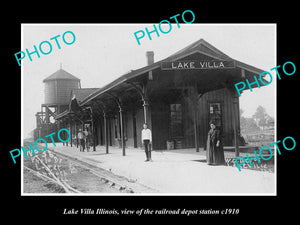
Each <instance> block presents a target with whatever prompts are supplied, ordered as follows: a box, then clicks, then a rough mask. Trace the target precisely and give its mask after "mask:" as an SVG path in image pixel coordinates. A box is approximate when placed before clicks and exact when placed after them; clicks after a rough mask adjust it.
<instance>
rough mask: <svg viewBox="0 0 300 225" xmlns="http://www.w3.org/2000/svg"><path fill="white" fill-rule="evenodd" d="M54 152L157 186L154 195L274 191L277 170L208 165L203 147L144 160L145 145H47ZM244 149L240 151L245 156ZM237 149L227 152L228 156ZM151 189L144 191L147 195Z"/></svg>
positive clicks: (158, 152)
mask: <svg viewBox="0 0 300 225" xmlns="http://www.w3.org/2000/svg"><path fill="white" fill-rule="evenodd" d="M48 148H49V149H52V150H53V151H54V152H58V153H60V154H63V155H66V156H69V157H72V158H75V159H77V160H81V161H83V162H85V163H89V164H91V165H93V166H97V167H100V168H102V169H105V170H108V171H110V172H112V173H114V174H116V175H119V176H123V177H126V178H128V179H130V180H132V181H134V182H138V183H140V184H143V185H146V186H148V187H151V188H153V189H155V190H158V192H159V193H155V195H159V194H162V195H174V194H175V195H176V194H179V195H275V194H276V187H275V185H276V173H270V172H263V171H255V170H249V169H242V171H239V170H238V169H237V168H236V167H231V166H223V165H222V166H209V165H207V164H206V152H205V151H203V149H200V151H199V152H196V151H195V149H180V150H163V151H152V159H153V161H152V162H145V159H146V156H145V152H144V151H143V150H142V149H136V148H126V155H125V156H123V155H122V149H120V148H116V147H111V146H110V147H109V154H106V152H105V147H104V146H96V151H92V148H91V149H90V151H89V152H86V151H85V152H80V151H79V148H77V147H75V146H73V147H70V145H69V146H63V145H62V143H56V147H53V146H51V145H48ZM242 154H243V153H241V156H242ZM231 155H234V152H227V151H226V152H225V157H229V156H231ZM147 194H151V193H145V195H147Z"/></svg>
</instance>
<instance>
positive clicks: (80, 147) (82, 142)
mask: <svg viewBox="0 0 300 225" xmlns="http://www.w3.org/2000/svg"><path fill="white" fill-rule="evenodd" d="M77 138H78V139H79V145H80V146H79V150H80V151H83V152H84V145H85V144H84V134H83V132H82V130H81V129H79V132H78V135H77Z"/></svg>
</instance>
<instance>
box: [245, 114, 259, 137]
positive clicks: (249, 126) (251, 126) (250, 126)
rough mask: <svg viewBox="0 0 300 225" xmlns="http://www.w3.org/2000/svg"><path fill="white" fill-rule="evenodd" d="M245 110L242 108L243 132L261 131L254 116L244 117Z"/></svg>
mask: <svg viewBox="0 0 300 225" xmlns="http://www.w3.org/2000/svg"><path fill="white" fill-rule="evenodd" d="M243 112H244V110H243V109H240V126H241V133H242V134H247V133H252V132H256V131H259V127H258V126H257V124H256V123H255V120H254V119H253V118H247V117H244V116H243V115H242V114H243Z"/></svg>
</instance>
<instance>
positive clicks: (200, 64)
mask: <svg viewBox="0 0 300 225" xmlns="http://www.w3.org/2000/svg"><path fill="white" fill-rule="evenodd" d="M229 68H235V62H234V61H233V60H229V61H228V60H185V61H164V62H161V69H162V70H189V69H229Z"/></svg>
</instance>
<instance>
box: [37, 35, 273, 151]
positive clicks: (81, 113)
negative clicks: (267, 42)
mask: <svg viewBox="0 0 300 225" xmlns="http://www.w3.org/2000/svg"><path fill="white" fill-rule="evenodd" d="M146 59H147V63H148V64H147V65H146V66H145V67H142V68H140V69H137V70H132V71H131V72H129V73H126V74H124V75H122V76H120V77H119V78H118V79H116V80H114V81H112V82H111V83H109V84H107V85H105V86H104V87H101V88H81V85H80V79H79V78H77V77H75V76H73V75H72V74H70V73H68V72H67V71H65V70H63V69H62V68H60V69H59V70H58V71H56V72H55V73H53V74H52V75H50V76H49V77H47V78H45V79H44V80H43V82H44V85H45V102H44V104H42V105H41V111H40V112H37V113H36V123H37V128H36V129H35V132H34V136H35V137H34V138H35V139H37V138H40V137H42V138H44V137H45V136H46V135H48V134H50V133H52V132H57V131H58V130H59V129H61V128H67V129H69V131H70V133H71V134H72V135H71V140H70V142H69V143H66V144H68V145H71V146H72V145H76V144H78V141H77V138H76V137H77V134H78V131H79V129H83V128H87V129H88V130H89V131H90V132H91V135H92V149H95V147H96V146H98V145H100V146H105V149H106V153H109V149H110V146H114V147H119V148H120V154H122V155H126V150H127V149H126V148H127V147H131V148H141V147H142V142H141V130H142V129H143V124H144V123H147V124H148V127H149V128H150V129H151V130H152V140H153V146H152V147H153V150H167V149H188V148H193V149H195V151H196V152H197V151H199V149H200V148H204V149H205V145H206V139H207V134H208V131H209V121H211V120H214V121H215V122H216V125H217V126H218V127H219V128H220V129H221V133H222V136H223V145H224V146H233V148H234V149H235V155H236V156H238V155H239V146H240V145H242V144H243V143H242V142H241V141H240V138H241V137H240V121H239V118H240V116H239V115H240V113H239V96H238V94H237V91H236V89H235V87H234V84H235V83H237V82H241V81H245V80H246V79H248V80H249V82H250V83H253V82H255V80H254V78H253V76H254V75H259V74H260V73H262V72H263V70H261V69H258V68H255V67H253V66H251V65H248V64H246V63H243V62H240V61H238V60H236V59H232V58H230V57H229V56H227V55H226V54H224V53H223V52H221V51H220V50H218V49H217V48H215V47H214V46H212V45H211V44H209V43H208V42H206V41H205V40H203V39H200V40H198V41H196V42H195V43H192V44H191V45H189V46H187V47H185V48H183V49H182V50H180V51H178V52H176V53H174V54H172V55H170V56H169V57H167V58H165V59H163V60H161V61H157V62H154V53H153V52H151V51H150V52H147V53H146ZM103 76H104V75H103ZM99 79H101V74H99ZM265 83H268V82H265ZM255 87H257V84H253V85H252V88H255ZM49 142H51V140H50V138H49Z"/></svg>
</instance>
